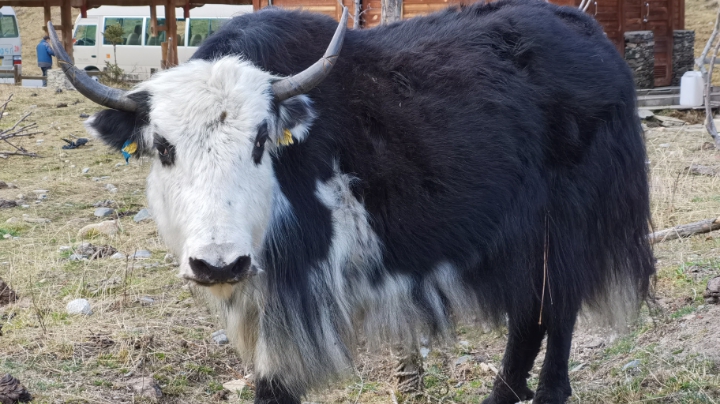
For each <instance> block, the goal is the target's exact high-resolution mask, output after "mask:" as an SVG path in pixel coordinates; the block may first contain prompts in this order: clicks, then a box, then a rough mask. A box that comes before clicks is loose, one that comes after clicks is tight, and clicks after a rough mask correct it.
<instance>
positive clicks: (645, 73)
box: [625, 31, 655, 88]
mask: <svg viewBox="0 0 720 404" xmlns="http://www.w3.org/2000/svg"><path fill="white" fill-rule="evenodd" d="M654 52H655V37H654V35H653V33H652V31H628V32H626V33H625V61H626V62H627V64H628V65H629V66H630V69H631V70H632V72H633V79H634V80H635V87H636V88H653V87H654V86H655V54H654Z"/></svg>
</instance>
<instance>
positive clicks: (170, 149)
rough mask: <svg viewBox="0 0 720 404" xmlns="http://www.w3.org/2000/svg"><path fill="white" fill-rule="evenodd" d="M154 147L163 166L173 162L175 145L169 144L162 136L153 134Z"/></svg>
mask: <svg viewBox="0 0 720 404" xmlns="http://www.w3.org/2000/svg"><path fill="white" fill-rule="evenodd" d="M155 149H157V151H158V156H159V157H160V162H161V163H162V165H163V166H165V167H167V166H171V165H172V164H173V163H174V162H175V146H173V145H171V144H170V142H168V141H167V140H166V139H165V138H164V137H162V136H158V135H155Z"/></svg>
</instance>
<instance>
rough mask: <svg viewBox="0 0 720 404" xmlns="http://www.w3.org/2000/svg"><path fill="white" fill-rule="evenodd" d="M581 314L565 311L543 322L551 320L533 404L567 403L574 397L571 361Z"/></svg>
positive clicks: (554, 314)
mask: <svg viewBox="0 0 720 404" xmlns="http://www.w3.org/2000/svg"><path fill="white" fill-rule="evenodd" d="M578 310H579V309H578V308H575V309H572V310H566V313H565V315H562V314H561V313H558V312H555V313H553V314H552V315H549V316H545V317H544V319H543V321H545V320H549V322H548V326H547V334H548V339H547V352H546V353H545V361H544V362H543V366H542V370H541V371H540V382H539V383H538V388H537V392H536V394H535V399H534V400H533V404H551V403H552V404H556V403H564V402H565V401H566V400H567V399H568V397H570V396H571V395H572V388H571V387H570V378H569V376H568V360H569V359H570V347H571V344H572V334H573V328H574V327H575V321H576V319H577V312H578Z"/></svg>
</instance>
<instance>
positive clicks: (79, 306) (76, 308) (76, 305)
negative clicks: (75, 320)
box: [65, 299, 92, 316]
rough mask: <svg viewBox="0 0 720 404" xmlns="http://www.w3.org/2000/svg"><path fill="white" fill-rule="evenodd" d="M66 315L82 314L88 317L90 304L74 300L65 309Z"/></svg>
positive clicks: (90, 310) (90, 312) (84, 300)
mask: <svg viewBox="0 0 720 404" xmlns="http://www.w3.org/2000/svg"><path fill="white" fill-rule="evenodd" d="M65 310H66V311H67V313H68V314H83V315H86V316H89V315H91V314H92V308H91V307H90V302H88V301H87V300H86V299H75V300H73V301H71V302H70V303H68V304H67V307H66V308H65Z"/></svg>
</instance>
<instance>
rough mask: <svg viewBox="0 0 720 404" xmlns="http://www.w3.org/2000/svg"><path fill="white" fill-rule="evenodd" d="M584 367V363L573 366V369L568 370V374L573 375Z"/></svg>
mask: <svg viewBox="0 0 720 404" xmlns="http://www.w3.org/2000/svg"><path fill="white" fill-rule="evenodd" d="M584 366H585V363H581V364H579V365H577V366H575V367H574V368H572V369H570V371H569V372H568V373H575V372H577V371H579V370H580V369H582V368H583V367H584Z"/></svg>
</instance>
